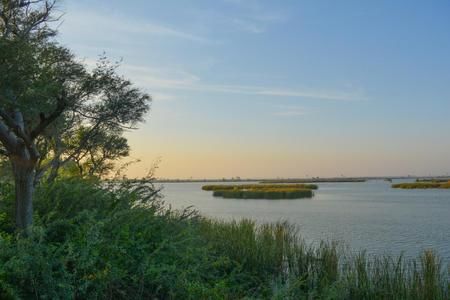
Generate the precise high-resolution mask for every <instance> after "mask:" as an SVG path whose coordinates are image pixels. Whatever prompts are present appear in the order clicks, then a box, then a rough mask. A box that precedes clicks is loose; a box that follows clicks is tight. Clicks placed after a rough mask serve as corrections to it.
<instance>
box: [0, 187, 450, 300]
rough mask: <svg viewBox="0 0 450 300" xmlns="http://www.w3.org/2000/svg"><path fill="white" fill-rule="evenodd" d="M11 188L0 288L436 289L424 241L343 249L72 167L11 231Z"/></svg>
mask: <svg viewBox="0 0 450 300" xmlns="http://www.w3.org/2000/svg"><path fill="white" fill-rule="evenodd" d="M11 194H12V188H11V185H8V184H2V185H1V190H0V208H1V217H0V232H1V234H0V299H243V298H245V299H269V298H272V299H448V282H449V281H448V280H449V277H448V275H449V274H448V272H446V271H445V270H444V269H443V264H442V263H441V262H440V261H439V259H438V258H437V257H436V255H434V254H433V253H432V252H425V253H424V254H423V255H422V256H421V257H419V258H418V259H417V260H411V261H409V260H406V259H404V258H402V257H400V258H393V257H388V256H386V257H382V258H373V257H368V256H366V255H365V254H364V253H362V254H359V255H356V256H355V255H351V254H349V253H348V252H345V251H343V250H342V247H340V246H338V245H337V244H336V243H328V242H322V243H321V244H320V245H319V246H317V247H312V246H310V245H308V244H306V243H305V242H303V241H302V240H301V239H300V238H299V237H298V235H297V231H296V228H295V227H293V226H292V225H289V224H287V223H277V224H265V225H259V226H258V225H256V224H255V223H254V222H252V221H248V220H243V221H240V222H229V223H225V222H220V221H212V220H208V219H204V218H202V217H200V216H199V215H198V214H196V213H195V212H194V211H190V210H185V211H180V212H176V211H170V210H168V209H165V208H164V207H163V203H162V202H161V200H160V199H159V197H158V194H157V193H156V191H155V189H154V188H153V187H152V186H151V185H148V184H142V183H140V182H130V181H123V182H110V183H105V182H98V181H87V180H79V179H71V180H61V181H58V182H56V183H54V184H52V185H48V186H45V185H44V186H41V187H39V188H38V190H37V192H36V201H35V207H36V215H35V220H36V222H35V226H34V227H33V229H32V230H31V232H30V233H29V234H28V235H27V236H23V235H18V234H15V233H14V232H13V231H12V230H11V228H12V227H11V220H10V219H11V216H12V214H11V208H12V205H11V203H12V197H11Z"/></svg>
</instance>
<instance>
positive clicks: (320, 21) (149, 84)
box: [58, 0, 450, 178]
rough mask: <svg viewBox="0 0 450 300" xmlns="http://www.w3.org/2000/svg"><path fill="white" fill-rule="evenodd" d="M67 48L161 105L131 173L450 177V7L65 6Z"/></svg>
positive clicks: (138, 144)
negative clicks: (102, 61)
mask: <svg viewBox="0 0 450 300" xmlns="http://www.w3.org/2000/svg"><path fill="white" fill-rule="evenodd" d="M59 10H60V11H61V12H63V13H64V15H63V17H62V20H63V21H62V23H61V24H60V25H59V32H60V35H59V37H58V38H59V41H60V42H61V43H62V44H63V45H65V46H67V47H69V48H70V49H72V50H73V52H74V53H75V54H76V55H77V56H78V57H79V58H80V59H83V60H84V61H85V62H86V63H87V64H93V62H94V61H95V60H96V59H97V58H98V57H99V55H101V54H102V53H106V55H107V56H108V57H110V58H111V60H113V61H114V60H121V61H122V65H121V67H120V68H119V70H118V71H119V72H120V73H121V74H123V75H124V76H125V77H127V78H129V79H131V80H132V81H133V82H134V83H135V84H136V85H137V86H138V87H140V88H142V89H143V90H144V91H146V92H148V93H149V94H150V95H151V96H152V98H153V102H152V108H151V111H150V113H149V114H148V116H147V118H146V122H145V123H144V124H141V125H140V126H139V127H140V128H139V130H136V131H133V132H129V133H127V137H128V138H129V143H130V146H131V147H132V156H131V159H140V160H141V162H140V163H137V164H134V165H132V166H131V167H130V168H129V171H128V172H129V173H128V175H129V176H130V177H139V176H143V175H145V174H146V172H148V170H149V169H150V168H151V167H152V166H153V165H154V164H155V163H157V162H159V163H158V169H157V171H156V176H157V177H163V178H191V177H192V178H223V177H227V178H228V177H237V176H239V177H241V178H249V177H252V178H268V177H270V178H276V177H281V178H283V177H284V178H286V177H316V176H319V177H334V176H403V175H417V176H424V175H447V174H449V172H450V155H449V153H450V131H449V128H450V2H448V1H446V0H442V1H439V0H435V1H413V0H409V1H407V0H403V1H402V0H400V1H389V0H385V1H351V0H348V1H347V0H346V1H331V0H330V1H325V0H314V1H313V0H310V1H303V0H298V1H297V0H291V1H289V0H285V1H263V0H261V1H260V0H214V1H212V0H197V1H184V0H178V1H175V0H173V1H170V0H161V1H153V0H130V1H122V0H65V1H63V2H60V4H59Z"/></svg>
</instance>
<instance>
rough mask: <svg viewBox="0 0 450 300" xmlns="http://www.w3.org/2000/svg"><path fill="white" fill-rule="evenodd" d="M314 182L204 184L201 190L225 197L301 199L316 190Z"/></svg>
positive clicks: (309, 196) (310, 196)
mask: <svg viewBox="0 0 450 300" xmlns="http://www.w3.org/2000/svg"><path fill="white" fill-rule="evenodd" d="M317 189H318V187H317V185H314V184H241V185H204V186H203V187H202V190H204V191H212V192H213V196H214V197H222V198H226V199H272V200H277V199H301V198H312V197H313V196H314V193H313V191H312V190H317Z"/></svg>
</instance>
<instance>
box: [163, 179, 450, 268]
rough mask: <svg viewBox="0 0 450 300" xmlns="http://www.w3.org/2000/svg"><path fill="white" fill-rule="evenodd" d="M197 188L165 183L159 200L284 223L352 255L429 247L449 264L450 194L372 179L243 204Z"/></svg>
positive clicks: (207, 211) (231, 216)
mask: <svg viewBox="0 0 450 300" xmlns="http://www.w3.org/2000/svg"><path fill="white" fill-rule="evenodd" d="M401 182H405V180H402V181H401ZM208 184H213V183H208ZM218 184H220V183H218ZM202 185H203V183H165V184H164V190H163V194H164V196H165V198H164V200H165V201H166V203H167V204H170V205H171V206H172V207H173V208H176V209H179V208H185V207H188V206H193V207H195V208H196V209H197V210H199V211H200V212H201V213H202V214H203V215H204V216H209V217H213V218H218V219H223V220H230V219H240V218H251V219H254V220H256V221H258V222H274V221H280V220H287V221H289V222H291V223H295V224H297V225H298V226H299V228H300V233H301V235H302V236H303V238H304V239H305V240H307V241H308V242H311V243H314V242H317V241H320V240H323V239H332V240H338V241H341V242H344V243H345V244H346V245H348V246H350V247H351V248H352V249H355V250H358V249H366V250H367V251H368V252H369V253H376V254H382V253H391V254H399V253H401V252H404V254H405V255H407V256H415V255H417V254H418V253H419V252H421V251H422V250H423V249H429V248H432V249H434V250H436V251H437V252H438V253H439V254H440V255H441V257H442V258H443V260H444V261H446V262H450V190H400V189H392V188H391V187H390V183H389V182H385V181H381V180H373V181H368V182H365V183H319V184H318V186H319V190H317V191H316V192H315V196H314V198H312V199H299V200H242V199H222V198H214V197H213V196H212V192H206V191H202V190H201V186H202Z"/></svg>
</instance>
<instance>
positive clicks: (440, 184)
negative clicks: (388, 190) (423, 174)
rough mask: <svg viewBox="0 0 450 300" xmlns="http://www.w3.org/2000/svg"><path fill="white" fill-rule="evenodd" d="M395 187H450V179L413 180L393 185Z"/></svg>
mask: <svg viewBox="0 0 450 300" xmlns="http://www.w3.org/2000/svg"><path fill="white" fill-rule="evenodd" d="M392 187H393V188H395V189H450V181H447V182H433V181H429V182H423V181H420V182H412V183H397V184H393V185H392Z"/></svg>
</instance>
